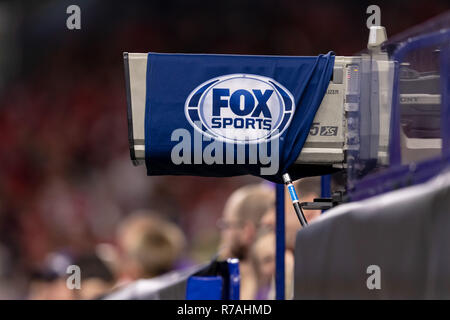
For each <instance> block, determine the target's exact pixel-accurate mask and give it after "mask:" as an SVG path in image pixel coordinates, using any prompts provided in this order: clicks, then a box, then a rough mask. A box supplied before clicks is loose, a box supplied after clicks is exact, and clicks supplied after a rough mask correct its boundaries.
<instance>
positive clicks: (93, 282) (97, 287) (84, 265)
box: [74, 254, 115, 300]
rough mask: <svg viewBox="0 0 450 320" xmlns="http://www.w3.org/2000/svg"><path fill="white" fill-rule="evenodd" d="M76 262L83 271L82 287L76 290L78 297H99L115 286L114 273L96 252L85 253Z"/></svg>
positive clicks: (83, 298) (86, 298)
mask: <svg viewBox="0 0 450 320" xmlns="http://www.w3.org/2000/svg"><path fill="white" fill-rule="evenodd" d="M74 264H75V265H77V266H78V267H79V268H80V271H81V289H80V290H74V291H75V293H76V294H77V298H78V299H82V300H88V299H95V298H99V297H100V296H102V295H103V294H105V293H107V292H108V291H109V290H110V289H111V288H112V287H113V285H114V282H115V281H114V280H115V279H114V276H113V273H112V272H111V270H110V269H109V268H108V266H107V265H106V264H105V263H104V262H103V261H102V260H101V259H100V258H99V257H98V256H97V255H96V254H85V255H83V256H81V257H79V258H78V259H77V260H75V263H74Z"/></svg>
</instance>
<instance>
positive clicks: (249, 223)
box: [219, 184, 275, 260]
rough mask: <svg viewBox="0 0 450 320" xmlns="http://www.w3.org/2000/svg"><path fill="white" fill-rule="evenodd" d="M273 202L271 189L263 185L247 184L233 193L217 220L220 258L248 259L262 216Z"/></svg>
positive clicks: (273, 195) (273, 196)
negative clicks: (221, 215)
mask: <svg viewBox="0 0 450 320" xmlns="http://www.w3.org/2000/svg"><path fill="white" fill-rule="evenodd" d="M274 203H275V194H274V190H273V188H272V187H270V186H269V185H266V184H254V185H247V186H244V187H242V188H240V189H238V190H236V191H235V192H233V194H232V195H231V196H230V197H229V198H228V200H227V202H226V204H225V208H224V211H223V217H222V219H221V220H220V221H219V227H220V229H221V230H222V232H221V243H220V245H221V248H220V250H221V256H222V258H228V257H233V258H238V259H240V260H245V259H247V258H248V253H249V249H250V246H251V245H252V243H253V242H254V240H255V238H256V233H257V229H258V226H259V224H260V221H261V218H262V216H263V215H264V213H265V212H266V211H267V210H269V209H270V208H272V207H273V206H274Z"/></svg>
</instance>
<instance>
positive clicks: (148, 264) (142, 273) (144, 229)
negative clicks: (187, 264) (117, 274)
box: [117, 211, 185, 280]
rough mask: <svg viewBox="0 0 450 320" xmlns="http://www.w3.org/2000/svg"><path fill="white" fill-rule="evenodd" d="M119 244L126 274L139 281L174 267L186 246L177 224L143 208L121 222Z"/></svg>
mask: <svg viewBox="0 0 450 320" xmlns="http://www.w3.org/2000/svg"><path fill="white" fill-rule="evenodd" d="M117 244H118V246H119V250H120V255H121V258H120V263H121V268H120V269H121V273H122V276H123V277H125V278H127V279H130V280H136V279H140V278H151V277H155V276H158V275H161V274H163V273H165V272H168V271H170V270H171V269H173V268H174V265H175V262H176V261H177V260H178V259H179V257H180V255H181V252H182V250H183V248H184V244H185V238H184V235H183V233H182V231H181V230H180V229H179V228H178V227H177V226H176V225H175V224H173V223H171V222H169V221H166V220H165V219H163V218H161V217H160V216H158V215H156V214H154V213H152V212H146V211H140V212H136V213H133V214H131V215H130V216H129V217H127V218H126V219H125V220H124V221H123V222H122V223H121V224H120V226H119V229H118V234H117Z"/></svg>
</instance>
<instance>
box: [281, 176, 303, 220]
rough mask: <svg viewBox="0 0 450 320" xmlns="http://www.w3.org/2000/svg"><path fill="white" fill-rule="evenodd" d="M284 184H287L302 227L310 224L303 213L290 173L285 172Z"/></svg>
mask: <svg viewBox="0 0 450 320" xmlns="http://www.w3.org/2000/svg"><path fill="white" fill-rule="evenodd" d="M283 181H284V184H285V185H286V186H287V188H288V191H289V195H290V197H291V200H292V205H293V206H294V210H295V213H296V214H297V218H298V221H300V224H301V225H302V227H304V226H306V225H308V221H306V218H305V215H304V214H303V210H302V207H301V206H300V201H299V200H298V196H297V192H295V187H294V184H293V183H292V180H291V177H290V176H289V173H285V174H283Z"/></svg>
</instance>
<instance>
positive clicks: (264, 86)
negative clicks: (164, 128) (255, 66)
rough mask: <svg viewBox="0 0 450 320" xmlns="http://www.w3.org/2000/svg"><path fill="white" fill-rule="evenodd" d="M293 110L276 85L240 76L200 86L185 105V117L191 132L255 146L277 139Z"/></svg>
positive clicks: (286, 95)
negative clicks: (191, 128) (194, 131)
mask: <svg viewBox="0 0 450 320" xmlns="http://www.w3.org/2000/svg"><path fill="white" fill-rule="evenodd" d="M294 111H295V103H294V98H293V96H292V94H291V93H290V92H289V91H288V90H287V89H286V88H285V87H283V86H282V85H281V84H280V83H278V82H276V81H275V80H273V79H271V78H268V77H263V76H259V75H254V74H244V73H242V74H230V75H224V76H220V77H217V78H214V79H210V80H208V81H206V82H204V83H202V84H200V85H199V86H198V87H197V88H195V89H194V90H193V91H192V92H191V93H190V95H189V97H188V98H187V99H186V103H185V114H186V118H187V119H188V120H189V122H190V124H191V125H192V126H193V127H194V129H195V130H197V131H199V132H201V133H202V134H204V135H206V136H208V137H210V138H213V139H215V140H219V141H223V142H233V143H259V142H262V141H269V140H272V139H275V138H277V137H279V136H280V135H281V134H282V133H283V132H284V130H286V128H287V127H288V126H289V123H290V122H291V119H292V116H293V114H294Z"/></svg>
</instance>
